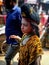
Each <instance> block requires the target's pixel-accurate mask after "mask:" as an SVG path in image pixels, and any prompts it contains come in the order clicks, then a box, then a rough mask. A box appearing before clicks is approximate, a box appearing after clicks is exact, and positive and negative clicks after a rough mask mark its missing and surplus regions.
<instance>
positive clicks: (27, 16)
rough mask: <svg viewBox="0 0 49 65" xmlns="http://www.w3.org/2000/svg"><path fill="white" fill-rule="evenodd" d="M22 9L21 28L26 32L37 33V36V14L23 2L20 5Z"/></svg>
mask: <svg viewBox="0 0 49 65" xmlns="http://www.w3.org/2000/svg"><path fill="white" fill-rule="evenodd" d="M21 11H22V22H21V30H22V32H23V33H26V34H30V33H33V34H37V35H38V36H39V31H38V24H39V20H40V19H39V15H38V14H37V13H36V12H35V11H34V10H33V9H32V8H31V5H29V4H26V3H25V4H23V5H22V6H21Z"/></svg>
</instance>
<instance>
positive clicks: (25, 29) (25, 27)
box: [21, 18, 32, 34]
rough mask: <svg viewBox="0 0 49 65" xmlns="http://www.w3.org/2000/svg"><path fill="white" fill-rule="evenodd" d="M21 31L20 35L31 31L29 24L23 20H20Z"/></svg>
mask: <svg viewBox="0 0 49 65" xmlns="http://www.w3.org/2000/svg"><path fill="white" fill-rule="evenodd" d="M21 31H22V33H27V34H28V33H30V32H31V31H32V27H31V24H30V23H29V22H28V21H27V20H26V19H25V18H22V22H21Z"/></svg>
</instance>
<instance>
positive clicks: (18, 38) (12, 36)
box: [9, 35, 21, 42]
mask: <svg viewBox="0 0 49 65" xmlns="http://www.w3.org/2000/svg"><path fill="white" fill-rule="evenodd" d="M10 38H13V39H16V40H17V41H18V42H21V37H19V36H16V35H11V36H10V37H9V39H10Z"/></svg>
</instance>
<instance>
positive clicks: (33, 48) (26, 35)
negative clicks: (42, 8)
mask: <svg viewBox="0 0 49 65" xmlns="http://www.w3.org/2000/svg"><path fill="white" fill-rule="evenodd" d="M21 11H22V22H21V31H22V33H23V36H22V38H20V37H19V36H15V35H11V36H10V37H9V38H14V39H16V40H18V41H19V42H20V52H19V63H18V65H40V60H41V55H42V54H43V51H42V45H41V42H40V39H39V29H38V25H39V23H40V19H39V16H38V14H37V13H36V12H35V11H34V10H33V9H32V8H31V6H30V5H29V4H23V5H22V6H21Z"/></svg>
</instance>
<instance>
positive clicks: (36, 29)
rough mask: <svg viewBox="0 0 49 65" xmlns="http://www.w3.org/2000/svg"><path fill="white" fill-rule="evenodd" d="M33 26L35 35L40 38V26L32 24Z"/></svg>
mask: <svg viewBox="0 0 49 65" xmlns="http://www.w3.org/2000/svg"><path fill="white" fill-rule="evenodd" d="M31 26H32V28H33V33H34V34H36V35H37V36H38V37H40V34H39V28H38V26H36V25H34V24H32V23H31Z"/></svg>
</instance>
